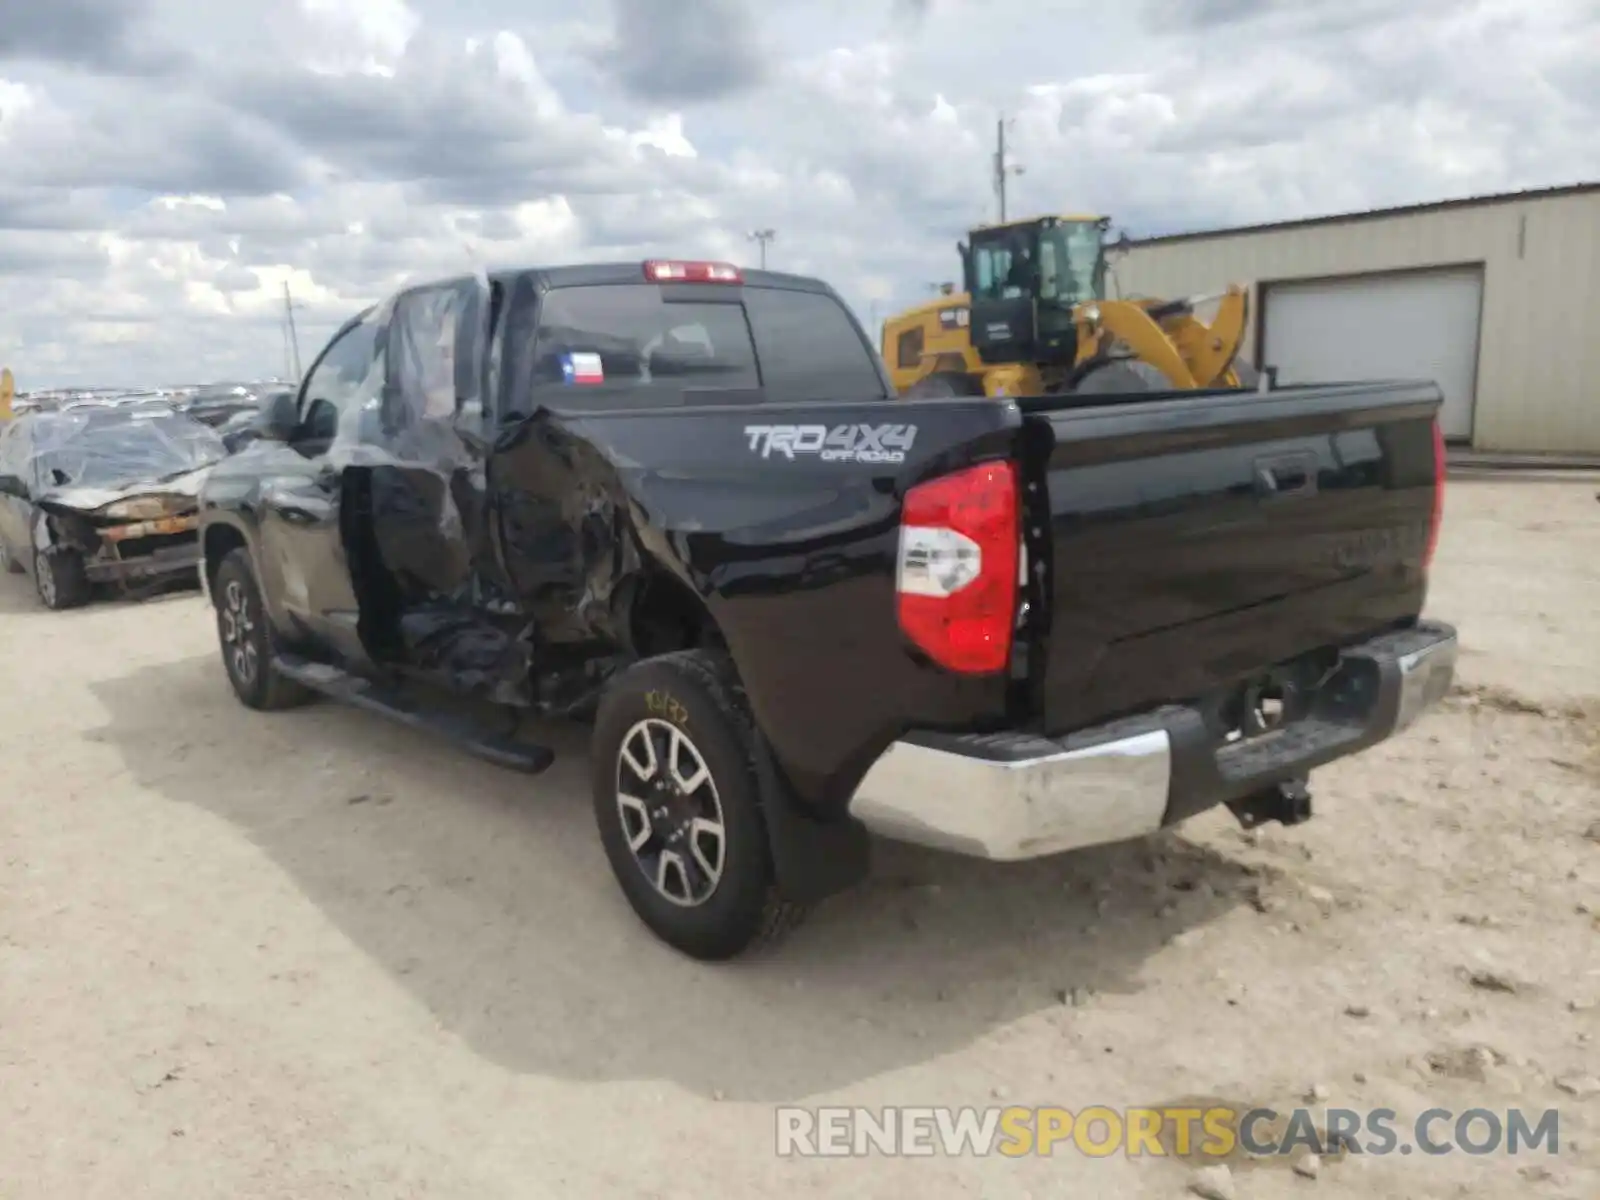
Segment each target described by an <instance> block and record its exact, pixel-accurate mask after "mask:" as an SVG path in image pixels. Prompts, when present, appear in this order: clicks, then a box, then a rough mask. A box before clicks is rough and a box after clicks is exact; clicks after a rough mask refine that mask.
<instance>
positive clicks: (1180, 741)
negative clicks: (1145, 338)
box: [201, 261, 1456, 959]
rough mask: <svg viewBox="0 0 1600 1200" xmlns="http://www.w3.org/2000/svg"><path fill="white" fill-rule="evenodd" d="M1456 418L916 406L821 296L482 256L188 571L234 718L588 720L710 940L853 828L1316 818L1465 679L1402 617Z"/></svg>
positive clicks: (290, 419)
mask: <svg viewBox="0 0 1600 1200" xmlns="http://www.w3.org/2000/svg"><path fill="white" fill-rule="evenodd" d="M1439 404H1440V395H1439V392H1438V390H1437V389H1436V388H1435V387H1434V386H1433V385H1431V384H1426V383H1422V384H1419V383H1404V382H1396V383H1362V384H1340V385H1330V386H1297V387H1285V388H1280V389H1276V390H1270V391H1260V392H1241V391H1237V390H1230V391H1214V392H1186V393H1182V394H1176V393H1152V394H1143V395H1139V394H1136V395H1122V396H1103V395H1097V396H1093V397H1084V396H1072V395H1063V396H1041V397H1024V398H1017V399H1014V400H997V399H982V398H979V399H967V398H956V399H925V400H913V399H897V398H896V397H895V395H894V392H893V390H892V388H891V385H890V382H889V380H888V377H887V375H886V373H885V371H884V368H883V364H882V363H881V361H880V360H879V359H878V357H877V355H876V353H875V352H874V350H873V349H872V346H871V342H870V341H869V339H868V338H867V337H866V336H865V334H864V333H863V331H862V329H861V327H860V326H859V324H858V323H857V322H856V321H855V319H854V318H853V317H852V316H851V315H850V313H849V311H848V309H847V308H846V307H845V306H844V305H843V304H842V303H841V302H840V300H839V298H838V297H837V296H836V295H835V293H834V292H833V291H832V290H830V289H829V288H828V287H827V286H826V285H824V284H822V283H819V282H816V281H814V280H810V279H804V278H800V277H796V276H790V275H783V274H776V273H768V272H754V271H748V272H742V271H740V270H739V269H737V268H734V267H731V266H727V265H724V264H715V263H702V262H680V261H651V262H647V263H643V264H640V263H632V264H623V265H609V266H569V267H558V268H551V269H531V270H520V271H511V272H503V273H496V274H493V275H483V274H480V275H478V276H476V277H470V278H464V279H451V280H445V281H442V282H439V283H436V284H431V285H427V286H421V287H415V288H411V289H408V290H406V291H404V292H402V293H400V294H398V295H397V296H395V297H393V298H391V299H390V300H388V301H386V302H385V303H384V304H382V305H380V306H378V307H376V308H374V309H372V310H369V311H367V312H365V313H362V314H361V315H359V316H358V317H356V318H354V319H353V320H351V321H350V322H349V323H348V324H346V325H345V326H344V327H343V328H342V329H341V330H340V331H339V332H338V334H337V335H336V336H335V337H334V338H333V340H332V341H331V342H330V343H329V345H328V346H327V348H325V349H324V350H323V351H322V353H321V355H320V356H319V357H318V358H317V359H316V361H315V362H314V364H313V365H312V367H311V370H310V371H309V373H308V374H307V376H306V379H305V382H304V384H303V386H302V387H301V388H300V390H299V392H298V394H297V395H292V396H291V395H285V396H282V397H280V398H278V399H277V400H275V401H273V402H272V403H270V404H269V406H268V411H266V412H265V413H264V415H263V418H262V422H261V428H262V430H263V435H262V437H261V439H260V440H259V441H258V442H257V443H255V444H254V445H252V446H250V447H249V448H247V449H245V450H244V451H242V452H241V453H239V454H238V455H236V456H234V457H232V458H230V459H228V460H226V461H224V462H223V463H221V464H219V465H218V466H217V467H216V468H215V469H214V470H213V471H212V473H211V475H210V476H209V478H208V479H207V481H206V484H205V487H204V489H203V492H202V495H201V526H202V545H203V556H204V561H203V572H204V581H205V584H206V587H207V591H208V594H209V596H210V597H211V601H212V604H213V606H214V608H215V610H216V618H217V628H218V632H219V636H220V639H221V644H222V657H223V662H224V664H225V666H226V669H227V673H228V677H229V680H230V681H231V683H232V685H233V688H234V690H235V692H236V693H237V694H238V696H239V698H240V699H241V700H242V701H243V702H244V703H245V704H247V705H249V706H251V707H254V708H262V709H266V708H278V707H285V706H288V705H291V704H294V703H298V702H302V701H305V700H307V699H309V698H312V697H313V696H315V695H316V694H318V693H321V694H325V695H332V696H335V697H337V698H339V699H342V700H346V701H349V702H353V703H356V704H358V705H362V706H365V707H367V708H370V709H374V710H377V711H380V712H383V713H385V714H386V715H388V716H391V717H395V718H398V719H400V720H403V721H407V722H410V723H412V724H416V725H419V726H425V727H428V728H431V729H434V730H436V731H439V732H442V733H444V734H447V735H449V736H451V737H452V738H454V739H455V740H456V741H457V742H459V743H461V744H463V745H464V746H466V747H468V748H470V749H471V750H473V751H475V752H477V753H480V754H483V755H485V756H487V757H489V758H492V759H494V760H496V761H498V762H500V763H502V764H504V765H507V766H511V767H514V768H519V769H522V770H526V771H530V772H536V771H538V770H542V769H543V768H544V767H546V766H547V765H548V764H549V762H550V760H551V757H552V754H551V751H550V750H548V749H547V748H545V747H542V746H539V745H535V744H533V743H531V742H529V741H525V740H521V739H519V738H517V737H515V736H511V735H508V734H507V733H506V732H504V727H505V726H506V725H507V724H508V723H506V722H505V721H504V720H503V718H504V716H505V714H506V713H507V712H510V713H512V714H518V713H520V714H527V715H530V716H550V715H569V716H570V715H578V716H582V717H585V718H592V720H593V740H592V744H591V770H592V788H593V801H594V811H595V816H596V819H597V822H598V825H599V832H600V837H601V839H602V842H603V844H604V848H605V851H606V853H607V856H608V858H609V860H610V862H611V866H612V868H613V870H614V872H615V874H616V878H617V880H618V882H619V884H620V885H621V887H622V890H623V892H624V893H625V894H626V896H627V898H628V900H629V901H630V903H631V904H632V906H633V908H634V909H635V911H636V912H637V913H638V915H639V916H640V917H641V918H642V919H643V921H644V922H645V923H646V924H647V925H648V926H649V927H650V928H651V929H652V930H654V931H655V933H656V934H657V935H658V936H660V937H661V938H663V939H664V940H665V941H667V942H669V943H670V944H672V945H674V946H676V947H678V948H679V949H681V950H683V951H685V952H687V953H689V954H691V955H694V956H697V957H701V958H708V959H711V958H726V957H730V956H733V955H735V954H738V953H739V952H741V951H742V950H744V949H745V948H746V947H748V946H750V945H751V944H753V943H754V942H756V941H757V940H759V939H762V938H764V937H767V936H770V935H771V934H773V933H775V932H777V931H779V930H780V929H782V928H784V927H786V926H787V925H789V924H792V920H793V918H794V916H795V915H796V914H798V913H799V912H801V911H803V910H804V909H805V908H806V907H807V906H808V905H810V904H812V903H815V902H816V901H818V900H820V899H821V898H823V897H825V896H827V895H829V894H831V893H833V892H836V891H838V890H841V889H843V888H845V887H848V886H849V885H851V884H852V883H853V882H855V881H856V880H858V879H860V878H861V877H862V876H863V874H864V873H865V872H866V870H867V864H868V846H869V837H868V831H874V832H877V833H879V834H882V835H885V836H889V837H894V838H902V839H907V840H912V841H916V842H920V843H923V844H926V845H931V846H935V847H942V848H945V849H948V850H953V851H957V852H962V853H968V854H974V855H980V856H983V857H986V858H990V859H1020V858H1028V857H1033V856H1037V855H1044V854H1053V853H1057V852H1060V851H1063V850H1067V849H1070V848H1073V847H1081V846H1088V845H1095V844H1100V843H1106V842H1113V841H1119V840H1123V839H1129V838H1136V837H1139V836H1141V835H1144V834H1148V833H1150V832H1152V831H1154V830H1157V829H1160V828H1162V827H1164V826H1169V825H1172V824H1174V823H1176V822H1179V821H1182V820H1183V819H1185V818H1187V817H1189V816H1191V815H1193V814H1195V813H1197V812H1200V811H1202V810H1204V809H1206V808H1209V807H1211V806H1213V805H1217V804H1227V805H1229V806H1230V807H1231V808H1232V809H1233V810H1234V812H1235V814H1236V815H1237V816H1238V817H1239V819H1240V820H1241V821H1243V822H1245V823H1246V824H1253V823H1255V822H1259V821H1264V820H1279V821H1283V822H1286V823H1290V822H1294V821H1298V820H1303V819H1305V818H1306V817H1307V816H1309V815H1310V797H1309V793H1308V792H1307V787H1306V784H1307V777H1308V772H1309V771H1310V770H1311V769H1312V768H1314V767H1316V766H1319V765H1321V764H1323V763H1327V762H1329V761H1331V760H1333V759H1336V758H1339V757H1342V756H1344V755H1348V754H1351V753H1354V752H1357V751H1359V750H1361V749H1363V748H1365V747H1367V746H1370V745H1372V744H1373V743H1375V742H1377V741H1380V740H1381V739H1383V738H1386V737H1388V736H1390V735H1391V734H1393V733H1395V732H1396V731H1398V730H1400V729H1402V728H1403V727H1405V726H1406V725H1408V724H1410V723H1411V722H1412V721H1413V720H1414V719H1415V718H1416V717H1417V715H1418V714H1419V713H1420V712H1421V711H1422V710H1423V709H1425V708H1426V707H1427V706H1429V705H1430V704H1432V703H1433V702H1434V701H1436V700H1437V699H1439V698H1440V697H1441V696H1442V695H1443V694H1444V692H1445V691H1446V690H1447V689H1448V687H1449V685H1450V681H1451V678H1452V675H1453V673H1454V669H1455V658H1456V639H1455V634H1454V631H1453V630H1452V629H1451V628H1450V627H1448V626H1445V625H1442V624H1437V623H1433V622H1428V621H1423V620H1422V619H1421V618H1420V614H1421V611H1422V608H1423V600H1424V595H1425V592H1426V587H1427V575H1428V567H1429V561H1430V559H1431V558H1432V555H1433V550H1434V546H1435V543H1436V540H1437V537H1438V533H1439V522H1440V515H1441V500H1442V487H1443V475H1444V467H1443V451H1442V443H1441V441H1440V435H1439V428H1438V425H1437V422H1436V414H1437V410H1438V407H1439ZM452 692H453V693H457V694H460V695H464V696H466V697H468V698H470V699H471V700H472V701H474V702H475V703H461V702H459V701H458V700H457V699H456V698H454V697H451V696H450V695H449V694H448V693H452ZM475 712H481V713H483V714H488V715H495V716H497V717H499V718H501V719H502V720H501V726H502V727H501V728H499V729H497V727H496V726H495V724H494V723H492V722H491V721H490V720H489V719H488V715H485V716H476V715H470V714H473V713H475ZM463 714H469V715H463Z"/></svg>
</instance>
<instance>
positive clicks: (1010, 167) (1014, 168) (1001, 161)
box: [993, 113, 1023, 225]
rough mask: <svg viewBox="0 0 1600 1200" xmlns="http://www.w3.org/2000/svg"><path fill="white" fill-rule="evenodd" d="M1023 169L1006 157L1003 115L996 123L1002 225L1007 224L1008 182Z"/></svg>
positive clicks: (996, 176) (996, 191) (996, 168)
mask: <svg viewBox="0 0 1600 1200" xmlns="http://www.w3.org/2000/svg"><path fill="white" fill-rule="evenodd" d="M1022 172H1023V167H1022V166H1021V165H1020V164H1014V163H1012V162H1010V161H1009V160H1008V159H1007V157H1006V118H1005V114H1003V113H1002V114H1001V116H1000V119H999V120H998V121H996V122H995V123H994V178H993V182H994V194H995V196H996V197H997V198H998V199H999V201H1000V223H1001V224H1002V225H1004V224H1005V222H1006V180H1007V179H1008V178H1009V177H1010V176H1012V175H1021V174H1022Z"/></svg>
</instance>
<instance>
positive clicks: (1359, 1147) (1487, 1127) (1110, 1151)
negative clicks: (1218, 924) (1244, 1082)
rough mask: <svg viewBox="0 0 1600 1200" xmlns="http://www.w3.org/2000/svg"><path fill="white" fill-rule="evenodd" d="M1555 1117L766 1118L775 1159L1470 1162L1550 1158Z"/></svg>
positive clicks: (1126, 1113) (1383, 1112) (1378, 1112)
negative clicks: (773, 1129) (1346, 1157)
mask: <svg viewBox="0 0 1600 1200" xmlns="http://www.w3.org/2000/svg"><path fill="white" fill-rule="evenodd" d="M1560 1135H1561V1114H1560V1111H1559V1110H1557V1109H1553V1108H1550V1109H1542V1110H1528V1111H1524V1110H1522V1109H1519V1108H1512V1109H1506V1110H1504V1111H1497V1110H1494V1109H1488V1108H1469V1109H1465V1110H1463V1111H1461V1112H1455V1111H1453V1110H1451V1109H1445V1108H1430V1109H1428V1110H1427V1111H1426V1112H1423V1113H1420V1114H1419V1115H1418V1116H1417V1117H1416V1118H1415V1119H1413V1120H1403V1119H1402V1118H1401V1117H1400V1116H1399V1114H1398V1113H1396V1112H1395V1111H1394V1110H1393V1109H1389V1108H1373V1109H1353V1108H1321V1109H1312V1108H1294V1109H1289V1110H1287V1111H1278V1110H1275V1109H1271V1108H1249V1109H1245V1108H1234V1107H1228V1106H1213V1107H1198V1106H1197V1107H1194V1108H1187V1107H1181V1106H1171V1105H1168V1106H1162V1107H1156V1108H1109V1107H1104V1106H1099V1105H1096V1106H1094V1107H1090V1108H1080V1109H1070V1108H1056V1107H1038V1108H1026V1107H1021V1106H1009V1107H990V1108H882V1109H873V1108H844V1107H840V1108H792V1107H785V1108H779V1109H778V1110H777V1152H778V1154H779V1155H780V1156H781V1157H786V1158H787V1157H818V1158H830V1157H837V1158H849V1157H864V1156H867V1155H885V1156H890V1157H930V1156H935V1155H943V1156H945V1157H950V1158H957V1157H985V1156H988V1155H1000V1156H1002V1157H1007V1158H1022V1157H1027V1156H1044V1157H1049V1156H1051V1155H1054V1154H1080V1155H1084V1156H1086V1157H1089V1158H1109V1157H1111V1156H1112V1155H1117V1154H1121V1155H1126V1156H1128V1157H1130V1158H1133V1157H1179V1158H1186V1159H1193V1158H1202V1159H1204V1158H1219V1159H1220V1158H1227V1157H1229V1156H1230V1155H1236V1154H1239V1153H1241V1152H1242V1153H1244V1154H1248V1155H1252V1156H1255V1157H1258V1158H1266V1157H1270V1156H1273V1155H1283V1156H1287V1155H1293V1154H1302V1153H1310V1154H1317V1155H1324V1156H1334V1155H1339V1154H1370V1155H1375V1156H1384V1155H1392V1154H1400V1155H1411V1154H1420V1155H1427V1156H1442V1155H1447V1154H1467V1155H1475V1156H1487V1155H1518V1154H1545V1155H1553V1154H1557V1153H1559V1150H1560Z"/></svg>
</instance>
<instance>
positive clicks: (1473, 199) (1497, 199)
mask: <svg viewBox="0 0 1600 1200" xmlns="http://www.w3.org/2000/svg"><path fill="white" fill-rule="evenodd" d="M1589 192H1600V182H1593V183H1570V184H1563V185H1562V186H1560V187H1547V188H1529V189H1527V190H1525V191H1520V192H1499V193H1496V194H1495V195H1491V196H1463V197H1461V198H1459V199H1455V200H1433V201H1429V202H1428V203H1426V204H1406V205H1402V206H1401V207H1399V208H1373V209H1366V210H1364V211H1361V212H1348V213H1332V214H1329V215H1328V216H1323V217H1299V218H1296V219H1294V220H1289V221H1267V222H1265V223H1263V224H1259V225H1232V226H1227V227H1225V228H1222V229H1198V230H1194V231H1193V232H1190V233H1167V234H1161V235H1160V236H1157V237H1147V238H1132V239H1130V242H1131V244H1132V245H1134V246H1159V245H1162V244H1164V243H1167V242H1188V241H1198V240H1200V239H1202V238H1223V237H1237V236H1239V235H1241V234H1246V233H1265V232H1267V231H1268V230H1278V229H1305V228H1307V227H1308V226H1312V225H1336V224H1342V223H1346V222H1351V221H1377V220H1382V219H1383V218H1385V217H1404V216H1411V215H1414V214H1417V213H1429V212H1444V211H1446V210H1448V209H1452V208H1473V207H1481V206H1483V205H1488V204H1514V203H1517V202H1519V201H1527V200H1551V199H1555V198H1556V197H1559V196H1581V195H1584V194H1586V193H1589Z"/></svg>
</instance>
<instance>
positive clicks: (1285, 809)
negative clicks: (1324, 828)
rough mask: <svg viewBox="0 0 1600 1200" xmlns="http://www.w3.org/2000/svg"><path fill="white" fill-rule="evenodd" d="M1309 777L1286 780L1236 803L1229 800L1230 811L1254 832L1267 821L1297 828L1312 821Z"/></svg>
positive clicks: (1242, 797)
mask: <svg viewBox="0 0 1600 1200" xmlns="http://www.w3.org/2000/svg"><path fill="white" fill-rule="evenodd" d="M1308 778H1309V776H1305V775H1301V776H1299V777H1297V778H1295V779H1286V780H1284V782H1282V783H1275V784H1273V785H1272V786H1271V787H1266V788H1262V789H1261V790H1260V791H1258V792H1251V793H1250V794H1249V795H1248V796H1241V797H1239V799H1237V800H1230V801H1228V808H1229V809H1230V810H1231V811H1232V812H1233V815H1234V816H1235V817H1237V818H1238V819H1239V824H1241V825H1243V826H1244V827H1245V828H1246V829H1254V828H1255V827H1256V826H1257V825H1264V824H1266V822H1268V821H1276V822H1278V824H1280V825H1298V824H1300V823H1301V822H1302V821H1309V820H1310V819H1311V789H1310V788H1308V787H1307V786H1306V780H1307V779H1308Z"/></svg>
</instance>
